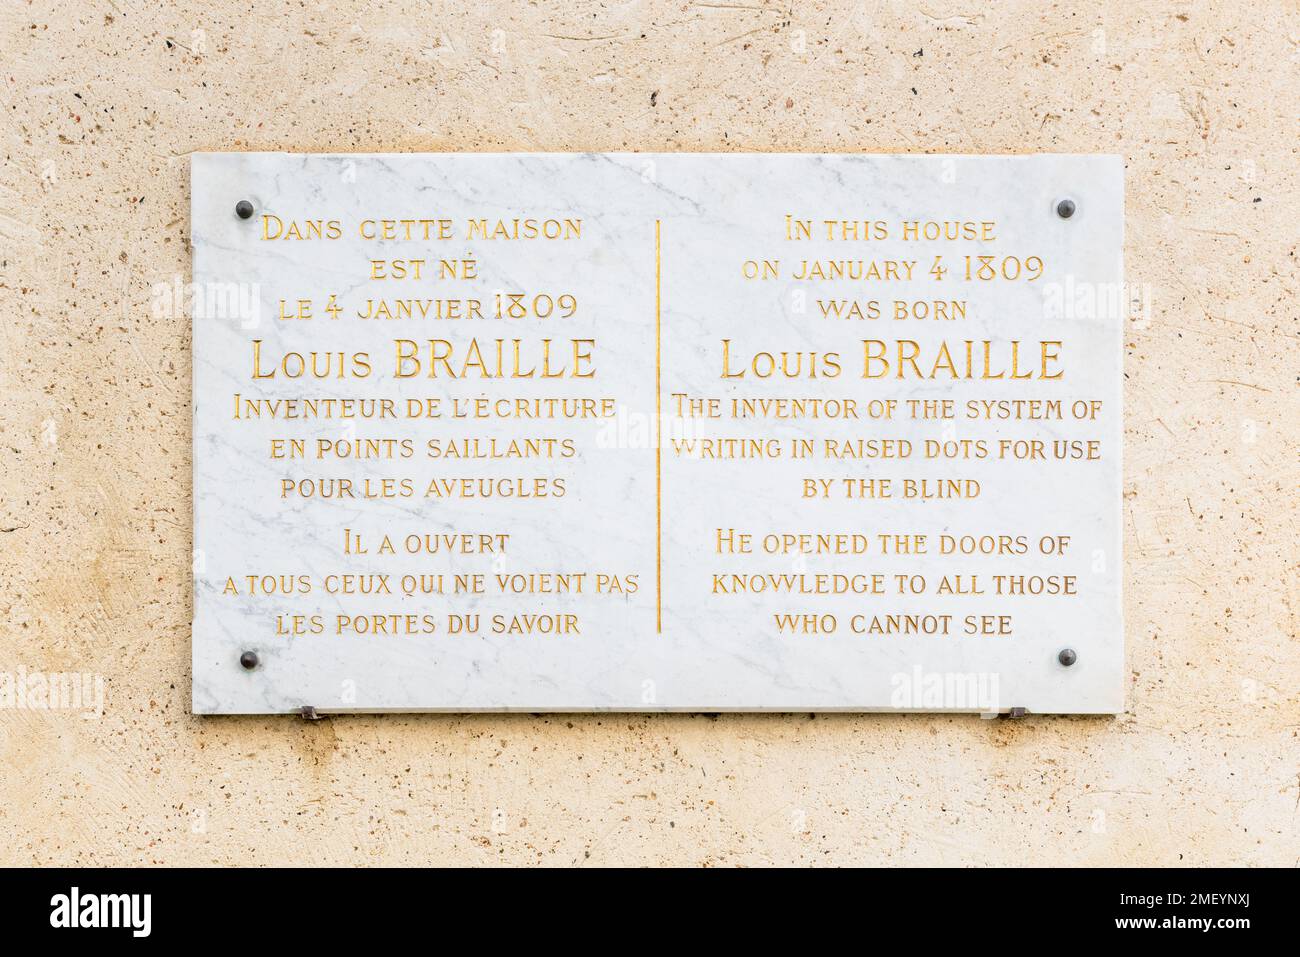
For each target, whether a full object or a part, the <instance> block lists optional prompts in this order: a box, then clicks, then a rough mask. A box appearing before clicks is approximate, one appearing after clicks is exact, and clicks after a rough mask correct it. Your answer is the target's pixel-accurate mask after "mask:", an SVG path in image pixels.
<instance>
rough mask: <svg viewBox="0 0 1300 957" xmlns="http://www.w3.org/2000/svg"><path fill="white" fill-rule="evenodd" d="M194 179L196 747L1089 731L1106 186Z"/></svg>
mask: <svg viewBox="0 0 1300 957" xmlns="http://www.w3.org/2000/svg"><path fill="white" fill-rule="evenodd" d="M192 173H193V184H192V185H193V207H192V214H193V224H192V229H193V246H194V286H193V289H192V296H193V313H194V546H195V586H194V606H195V607H194V631H193V651H194V685H193V694H194V710H195V711H196V712H201V713H275V712H291V711H297V710H299V709H301V708H303V707H312V708H315V709H316V710H317V711H320V712H329V711H399V710H420V711H578V710H601V709H620V710H629V711H656V710H703V711H717V710H768V711H789V710H800V711H803V710H850V711H868V710H925V711H944V710H951V711H973V712H987V713H992V712H997V711H1003V712H1005V711H1007V710H1009V709H1016V708H1024V709H1026V710H1027V711H1030V712H1103V713H1104V712H1115V711H1119V710H1121V708H1122V701H1123V694H1122V670H1123V637H1122V622H1121V614H1120V575H1121V569H1122V564H1121V555H1120V523H1119V514H1120V492H1121V484H1120V451H1121V448H1120V443H1121V429H1122V416H1121V355H1122V353H1121V331H1122V329H1121V316H1122V313H1123V309H1124V305H1125V301H1124V300H1125V299H1126V297H1125V296H1124V294H1123V287H1122V271H1121V242H1122V231H1123V205H1122V204H1123V182H1122V176H1123V170H1122V165H1121V162H1120V160H1119V158H1118V157H1109V156H1005V157H980V156H817V155H689V154H688V155H668V154H612V155H580V154H573V155H568V154H564V155H528V154H514V155H500V154H474V155H464V154H462V155H372V156H362V155H356V156H323V155H305V156H304V155H287V154H200V155H196V156H195V157H194V160H193V170H192Z"/></svg>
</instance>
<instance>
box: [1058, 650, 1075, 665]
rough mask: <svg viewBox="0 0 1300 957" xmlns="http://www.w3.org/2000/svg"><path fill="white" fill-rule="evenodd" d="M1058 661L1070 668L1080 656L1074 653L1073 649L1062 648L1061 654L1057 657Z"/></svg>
mask: <svg viewBox="0 0 1300 957" xmlns="http://www.w3.org/2000/svg"><path fill="white" fill-rule="evenodd" d="M1056 660H1057V661H1059V662H1060V663H1061V664H1063V665H1065V667H1067V668H1068V667H1070V665H1072V664H1074V663H1075V662H1076V661H1078V660H1079V656H1078V655H1076V654H1075V653H1074V649H1073V648H1062V649H1061V653H1060V654H1059V655H1057V656H1056Z"/></svg>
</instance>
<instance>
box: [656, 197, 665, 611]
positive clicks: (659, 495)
mask: <svg viewBox="0 0 1300 957" xmlns="http://www.w3.org/2000/svg"><path fill="white" fill-rule="evenodd" d="M659 225H660V221H659V220H657V219H656V220H655V634H657V635H662V634H663V633H664V464H663V441H662V439H663V436H662V435H661V432H662V430H663V312H662V307H661V302H662V300H661V298H660V295H659V277H660V274H661V273H662V262H663V258H662V256H661V254H660V251H659V249H660V247H659Z"/></svg>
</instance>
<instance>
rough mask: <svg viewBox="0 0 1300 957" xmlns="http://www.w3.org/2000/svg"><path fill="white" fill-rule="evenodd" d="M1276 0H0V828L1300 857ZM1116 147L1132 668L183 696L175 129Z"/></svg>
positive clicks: (886, 855) (510, 859)
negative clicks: (993, 701) (1057, 689)
mask: <svg viewBox="0 0 1300 957" xmlns="http://www.w3.org/2000/svg"><path fill="white" fill-rule="evenodd" d="M1297 70H1300V17H1298V16H1297V12H1296V6H1295V4H1294V3H1293V2H1280V0H1259V2H1252V3H1242V2H1235V0H1234V2H1226V0H1225V2H1221V3H1202V2H1197V0H1186V2H1181V3H1160V2H1149V3H1133V2H1128V0H1125V2H1113V3H1104V4H1093V3H1067V2H1058V3H1053V4H1046V3H1030V2H1020V3H1013V4H1005V5H998V7H997V8H995V7H994V5H991V4H980V3H976V2H967V3H958V2H954V0H925V2H921V3H917V4H913V3H906V2H902V0H899V2H893V0H864V2H861V3H831V4H804V3H795V4H793V6H789V5H781V4H778V3H776V2H769V0H750V2H743V3H742V2H739V0H738V2H736V3H727V2H721V0H720V2H717V3H691V2H686V0H673V2H658V0H643V2H635V0H633V2H621V3H614V2H605V3H594V2H587V0H582V2H575V3H563V4H561V3H547V2H533V3H507V2H504V0H488V2H482V0H480V2H474V3H469V2H446V0H436V2H429V0H323V2H314V0H306V2H302V3H298V2H294V3H281V2H271V0H266V2H261V0H241V2H233V0H187V2H179V3H165V4H164V3H155V2H145V0H64V2H61V3H59V2H49V0H30V2H29V0H6V2H5V3H4V4H3V5H0V72H2V74H3V75H2V76H0V151H2V159H3V165H2V166H0V396H2V397H3V415H0V670H9V671H13V670H14V669H16V668H18V667H19V666H24V667H26V668H29V669H33V670H40V671H45V672H54V671H78V672H91V673H97V674H101V675H103V676H104V677H105V679H106V682H107V684H106V710H105V714H104V716H103V717H102V718H101V719H99V720H84V719H83V718H81V717H79V716H77V715H74V714H71V713H68V712H53V713H44V712H38V711H30V710H8V711H0V863H3V864H29V863H65V864H66V863H98V864H110V863H113V864H126V863H166V864H229V863H236V864H250V863H280V862H293V863H301V864H327V863H371V864H401V863H419V862H440V863H466V864H497V863H511V864H579V865H581V864H632V863H665V864H685V865H696V864H708V865H760V864H769V863H794V864H798V863H806V864H829V863H895V864H965V863H979V864H1057V863H1063V862H1078V863H1082V864H1152V865H1154V864H1209V863H1219V864H1278V865H1288V866H1289V865H1293V864H1295V863H1296V862H1297V859H1298V858H1300V834H1298V833H1297V827H1298V825H1297V822H1298V821H1300V810H1298V809H1300V739H1298V738H1297V735H1298V734H1300V708H1298V707H1297V687H1300V681H1298V679H1300V667H1298V666H1297V660H1298V659H1300V654H1298V652H1300V647H1298V646H1297V639H1296V632H1297V627H1296V607H1295V606H1296V601H1297V588H1296V556H1297V544H1296V540H1297V531H1298V528H1297V511H1296V484H1297V482H1296V479H1297V461H1296V443H1295V437H1296V434H1297V425H1298V419H1300V416H1298V415H1297V413H1298V412H1300V408H1298V406H1297V398H1296V388H1297V372H1298V371H1300V362H1297V353H1298V351H1300V350H1298V349H1297V343H1296V333H1297V315H1298V313H1300V306H1298V305H1297V297H1298V296H1300V290H1298V289H1297V286H1298V282H1297V262H1296V244H1297V236H1298V235H1300V229H1298V227H1297V223H1300V182H1298V181H1297V143H1298V138H1297V115H1296V104H1297V100H1298V99H1300V96H1298V94H1300V78H1298V74H1297ZM238 149H257V150H300V151H385V150H431V151H440V150H692V151H694V150H705V151H708V150H722V151H726V150H811V151H862V152H894V151H918V152H919V151H934V152H943V151H950V152H971V153H1008V152H1035V151H1047V152H1052V151H1058V152H1115V153H1121V154H1123V155H1124V156H1125V158H1126V160H1127V165H1128V173H1127V242H1126V250H1125V253H1126V259H1127V267H1128V272H1129V278H1130V279H1131V280H1132V281H1133V282H1136V283H1141V284H1145V287H1144V288H1146V289H1148V290H1149V294H1150V301H1151V306H1152V308H1151V315H1150V318H1149V321H1145V322H1134V323H1130V327H1129V329H1128V332H1127V337H1126V341H1127V350H1126V351H1127V358H1126V367H1125V373H1126V383H1127V386H1126V401H1127V423H1126V425H1127V428H1126V436H1127V446H1126V449H1125V483H1124V485H1125V493H1124V522H1125V549H1126V555H1127V558H1126V575H1125V588H1126V592H1127V597H1126V601H1125V613H1126V617H1127V643H1128V675H1127V677H1128V701H1129V712H1128V713H1127V714H1125V715H1123V716H1122V717H1119V718H1117V719H1070V718H1064V719H1062V718H1056V719H1053V718H1034V717H1031V718H1028V719H1026V720H1022V721H1005V720H1003V721H981V720H978V719H976V718H973V717H923V716H872V715H862V716H849V715H837V716H816V717H814V716H810V715H807V714H796V715H786V716H777V715H724V716H721V717H716V718H715V717H709V716H702V715H676V716H659V717H647V716H640V715H604V716H599V715H570V716H565V715H558V716H556V715H551V716H537V717H531V716H527V715H516V716H474V717H456V716H438V715H427V716H414V717H411V716H405V717H404V716H386V717H348V718H335V719H332V720H326V721H321V722H319V723H314V724H313V723H308V722H304V721H301V720H298V719H286V718H276V719H263V718H251V719H199V718H196V717H193V716H191V715H190V714H189V681H190V649H189V621H190V614H191V598H190V550H191V536H190V501H191V489H190V404H189V392H190V360H189V347H190V327H189V322H188V320H187V319H185V318H183V317H182V318H170V317H161V318H159V317H155V316H154V315H153V313H152V310H151V290H152V288H153V287H154V285H155V284H157V283H166V282H171V281H172V280H173V279H174V278H176V277H180V278H181V279H182V281H184V280H185V279H186V277H187V273H188V269H189V249H188V245H187V237H188V233H189V219H188V210H189V199H188V198H189V187H188V167H189V160H188V156H189V153H190V152H191V151H195V150H238Z"/></svg>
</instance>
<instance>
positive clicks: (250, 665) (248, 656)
mask: <svg viewBox="0 0 1300 957" xmlns="http://www.w3.org/2000/svg"><path fill="white" fill-rule="evenodd" d="M239 663H240V664H241V665H243V666H244V669H245V670H246V671H252V670H253V669H254V668H256V667H257V652H256V651H246V652H244V653H243V654H242V655H240V656H239Z"/></svg>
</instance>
